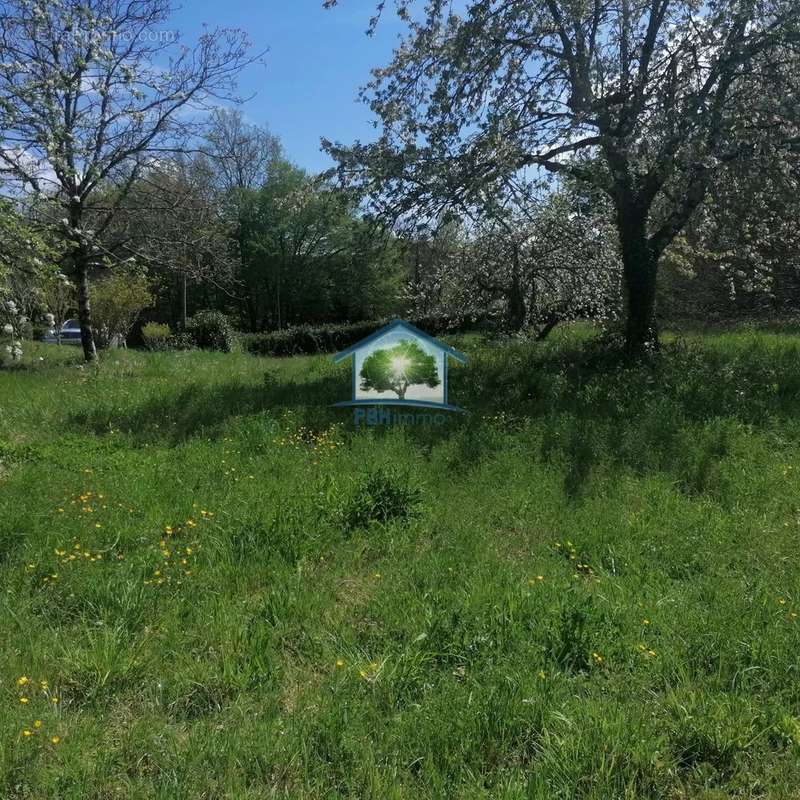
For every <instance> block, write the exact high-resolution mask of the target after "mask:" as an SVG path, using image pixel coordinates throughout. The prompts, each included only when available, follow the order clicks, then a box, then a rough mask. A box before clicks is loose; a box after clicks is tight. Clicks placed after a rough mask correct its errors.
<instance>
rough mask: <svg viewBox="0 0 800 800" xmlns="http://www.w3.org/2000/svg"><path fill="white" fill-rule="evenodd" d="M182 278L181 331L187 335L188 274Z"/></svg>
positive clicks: (184, 274)
mask: <svg viewBox="0 0 800 800" xmlns="http://www.w3.org/2000/svg"><path fill="white" fill-rule="evenodd" d="M181 278H182V279H183V280H182V285H181V331H182V332H183V333H185V332H186V322H187V319H188V314H187V313H186V312H187V305H188V304H187V302H186V291H187V290H186V283H187V280H186V272H184V273H183V275H182V276H181Z"/></svg>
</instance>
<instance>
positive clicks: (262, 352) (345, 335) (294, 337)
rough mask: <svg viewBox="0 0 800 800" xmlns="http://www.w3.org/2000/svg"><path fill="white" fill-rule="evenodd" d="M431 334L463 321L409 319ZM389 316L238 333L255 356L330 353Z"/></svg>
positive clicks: (454, 327)
mask: <svg viewBox="0 0 800 800" xmlns="http://www.w3.org/2000/svg"><path fill="white" fill-rule="evenodd" d="M409 321H410V322H412V324H414V325H416V326H417V327H419V328H421V329H422V330H424V331H425V333H427V334H429V335H431V336H437V335H440V334H444V333H452V332H455V331H457V330H460V329H462V327H463V324H464V321H463V320H457V319H451V318H447V317H426V318H424V319H414V320H409ZM388 322H390V320H371V321H368V322H352V323H350V322H348V323H341V324H332V325H319V326H312V325H298V326H295V327H292V328H285V329H284V330H282V331H272V332H271V333H250V334H245V335H243V336H242V337H241V342H242V347H243V348H244V350H246V351H247V352H248V353H252V354H253V355H258V356H297V355H315V354H318V353H334V352H336V351H337V350H344V349H346V348H348V347H350V346H351V345H354V344H356V343H357V342H360V341H361V340H362V339H363V338H365V337H366V336H369V335H370V334H372V333H375V331H377V330H379V329H380V328H382V327H383V326H384V325H386V324H388Z"/></svg>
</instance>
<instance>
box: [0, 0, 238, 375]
mask: <svg viewBox="0 0 800 800" xmlns="http://www.w3.org/2000/svg"><path fill="white" fill-rule="evenodd" d="M171 10H172V9H171V4H170V0H58V2H53V0H0V167H1V168H2V172H3V173H5V174H6V175H8V176H9V177H10V178H13V179H16V180H17V181H18V182H19V183H20V184H21V185H23V186H24V187H25V188H26V189H28V190H32V191H33V192H35V193H37V194H42V193H45V192H47V191H50V192H51V193H52V192H53V190H54V191H55V194H56V196H57V199H58V202H59V204H60V206H61V209H62V212H63V214H64V218H63V222H62V234H63V237H64V240H65V242H66V243H67V245H68V250H67V255H66V257H65V266H66V267H68V268H69V269H71V270H72V271H73V272H74V275H75V278H76V283H77V286H78V308H79V318H80V324H81V341H82V344H83V350H84V355H85V357H86V359H87V360H92V359H94V358H95V357H96V352H95V344H94V335H93V330H92V316H91V304H90V287H89V280H90V273H91V270H92V269H94V268H96V267H98V266H99V265H100V264H101V263H102V262H103V260H104V258H105V257H106V256H107V254H106V253H104V251H103V247H102V244H101V238H102V234H103V233H104V231H105V230H106V229H107V227H108V226H109V225H110V224H111V222H112V221H113V220H114V218H115V215H116V213H117V211H118V209H119V207H120V205H121V203H122V202H123V200H124V199H125V197H127V195H128V193H129V191H130V189H131V187H132V186H133V185H134V184H135V183H136V180H137V178H138V176H139V175H140V173H141V171H142V169H143V168H144V167H146V166H148V165H150V164H152V163H153V161H154V160H156V159H160V158H164V155H165V153H166V154H168V153H174V152H181V151H184V150H186V149H187V148H188V147H189V146H190V144H191V143H192V142H193V141H194V140H195V139H196V137H197V134H198V133H199V132H200V131H201V130H202V128H203V125H204V121H203V119H202V116H201V115H199V113H198V112H200V111H203V110H204V109H207V108H210V107H211V104H212V103H213V102H215V101H216V100H219V99H226V98H227V99H235V96H234V90H235V80H236V77H237V76H238V74H239V72H240V71H241V69H242V68H243V67H244V66H246V65H247V64H249V63H251V62H252V61H253V60H254V59H253V57H251V56H249V55H248V50H249V46H248V42H247V40H246V37H245V36H244V34H243V33H242V32H240V31H236V30H231V29H218V30H214V31H208V32H207V33H204V34H203V35H202V36H201V37H200V39H199V40H198V42H197V44H196V45H195V46H194V47H192V48H188V47H182V46H180V45H179V43H178V41H177V38H176V37H173V36H167V35H164V34H165V31H164V23H166V21H167V20H168V19H169V15H170V13H171ZM111 184H113V187H114V190H113V191H111V192H109V191H108V187H109V185H111ZM89 217H92V218H93V219H94V222H93V224H92V226H91V227H89V226H88V225H87V219H88V218H89Z"/></svg>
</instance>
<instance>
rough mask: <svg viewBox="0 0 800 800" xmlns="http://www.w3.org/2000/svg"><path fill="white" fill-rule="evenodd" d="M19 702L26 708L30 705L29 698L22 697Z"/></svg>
mask: <svg viewBox="0 0 800 800" xmlns="http://www.w3.org/2000/svg"><path fill="white" fill-rule="evenodd" d="M19 701H20V703H22V705H24V706H26V705H28V703H29V702H30V701H29V700H28V698H27V697H20V699H19Z"/></svg>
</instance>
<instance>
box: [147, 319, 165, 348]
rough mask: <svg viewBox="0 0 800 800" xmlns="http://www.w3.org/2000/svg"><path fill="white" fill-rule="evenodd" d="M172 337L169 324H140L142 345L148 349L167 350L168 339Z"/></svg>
mask: <svg viewBox="0 0 800 800" xmlns="http://www.w3.org/2000/svg"><path fill="white" fill-rule="evenodd" d="M171 338H172V331H171V330H170V329H169V325H162V324H161V323H160V322H148V323H147V324H146V325H143V326H142V339H143V340H144V346H145V347H146V348H147V349H148V350H169V349H170V348H169V340H170V339H171Z"/></svg>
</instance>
